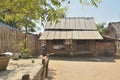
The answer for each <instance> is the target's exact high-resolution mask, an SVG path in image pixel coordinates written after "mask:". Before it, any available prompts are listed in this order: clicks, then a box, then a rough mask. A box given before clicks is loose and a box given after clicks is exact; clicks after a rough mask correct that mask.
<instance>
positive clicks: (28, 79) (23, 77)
mask: <svg viewBox="0 0 120 80" xmlns="http://www.w3.org/2000/svg"><path fill="white" fill-rule="evenodd" d="M22 80H30V75H29V74H25V75H23V76H22Z"/></svg>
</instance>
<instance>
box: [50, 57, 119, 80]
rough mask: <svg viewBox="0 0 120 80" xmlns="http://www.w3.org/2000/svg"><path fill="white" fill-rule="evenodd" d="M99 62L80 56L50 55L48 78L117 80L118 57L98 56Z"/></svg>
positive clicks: (61, 79)
mask: <svg viewBox="0 0 120 80" xmlns="http://www.w3.org/2000/svg"><path fill="white" fill-rule="evenodd" d="M99 60H100V61H99V62H95V61H91V60H90V58H81V57H52V58H51V60H50V63H49V75H48V78H49V79H48V80H119V79H120V59H116V58H114V57H100V58H99Z"/></svg>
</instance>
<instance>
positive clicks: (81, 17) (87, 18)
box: [65, 17, 94, 19]
mask: <svg viewBox="0 0 120 80" xmlns="http://www.w3.org/2000/svg"><path fill="white" fill-rule="evenodd" d="M75 18H76V19H94V17H65V19H75Z"/></svg>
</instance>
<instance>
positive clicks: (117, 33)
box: [108, 22, 120, 56]
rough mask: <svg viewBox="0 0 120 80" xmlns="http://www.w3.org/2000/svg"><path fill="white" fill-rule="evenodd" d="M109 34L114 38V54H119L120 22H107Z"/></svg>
mask: <svg viewBox="0 0 120 80" xmlns="http://www.w3.org/2000/svg"><path fill="white" fill-rule="evenodd" d="M108 32H109V34H108V35H109V36H110V37H112V38H115V39H116V43H115V44H116V54H117V55H119V56H120V22H111V23H109V24H108Z"/></svg>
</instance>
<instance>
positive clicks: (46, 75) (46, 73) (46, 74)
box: [45, 58, 49, 78]
mask: <svg viewBox="0 0 120 80" xmlns="http://www.w3.org/2000/svg"><path fill="white" fill-rule="evenodd" d="M48 65H49V58H48V60H47V64H46V72H45V77H46V78H47V77H48Z"/></svg>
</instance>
